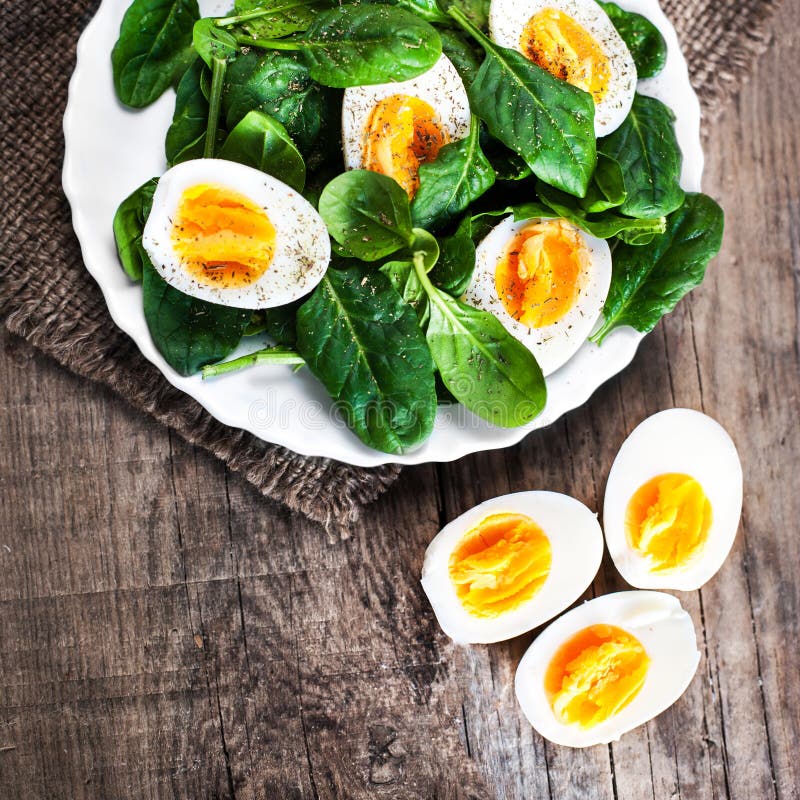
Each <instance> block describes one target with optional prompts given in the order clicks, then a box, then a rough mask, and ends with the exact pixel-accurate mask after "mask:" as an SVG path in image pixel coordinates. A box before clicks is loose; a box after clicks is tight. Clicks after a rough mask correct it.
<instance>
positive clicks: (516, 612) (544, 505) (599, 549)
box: [422, 491, 603, 644]
mask: <svg viewBox="0 0 800 800" xmlns="http://www.w3.org/2000/svg"><path fill="white" fill-rule="evenodd" d="M502 513H519V514H524V515H526V516H528V517H530V518H531V519H532V520H533V521H534V522H535V523H536V524H537V525H538V526H539V527H540V528H541V529H542V531H543V532H544V534H545V535H546V536H547V538H548V539H549V541H550V548H551V559H552V560H551V566H550V573H549V575H548V577H547V578H546V580H545V582H544V584H543V585H542V586H541V588H540V589H539V590H538V592H536V594H534V595H533V597H531V598H530V599H529V600H527V601H525V602H523V603H522V604H521V605H519V606H517V607H516V608H513V609H511V610H508V611H506V612H504V613H502V614H500V615H498V616H497V617H493V618H479V617H477V616H474V615H472V614H470V613H469V612H468V611H467V610H466V609H465V608H464V606H463V605H462V604H461V601H460V600H459V598H458V595H457V594H456V590H455V587H454V586H453V583H452V581H451V580H450V575H449V560H450V555H451V553H452V552H453V550H454V549H455V547H456V546H457V545H458V544H459V542H460V541H461V539H462V538H463V536H464V535H465V534H466V533H468V532H469V531H471V530H472V529H473V528H475V527H476V526H477V525H478V524H479V523H480V522H481V521H483V520H484V519H486V517H489V516H491V515H493V514H502ZM602 557H603V534H602V532H601V530H600V525H599V523H598V521H597V515H596V514H594V513H593V512H592V511H590V510H589V509H588V508H587V507H586V506H585V505H583V503H581V502H579V501H578V500H575V499H574V498H572V497H568V496H567V495H564V494H558V493H557V492H542V491H533V492H518V493H516V494H508V495H504V496H502V497H495V498H493V499H492V500H487V501H486V502H485V503H481V504H480V505H477V506H475V507H474V508H471V509H470V510H469V511H467V512H465V513H464V514H462V515H461V516H460V517H458V518H456V519H454V520H453V521H452V522H450V523H449V524H448V525H446V526H445V527H444V528H442V530H441V531H440V532H439V534H438V535H437V536H436V537H435V538H434V539H433V541H432V542H431V543H430V545H428V549H427V550H426V551H425V561H424V563H423V566H422V587H423V589H424V590H425V594H427V596H428V599H429V600H430V603H431V606H432V607H433V611H434V613H435V614H436V619H437V620H438V622H439V624H440V625H441V627H442V630H443V631H444V632H445V633H446V634H447V635H448V636H449V637H450V638H451V639H453V640H455V641H456V642H459V643H463V644H467V643H488V642H500V641H503V640H505V639H511V638H512V637H514V636H519V635H520V634H522V633H525V632H526V631H529V630H531V629H532V628H535V627H537V626H539V625H542V624H544V623H545V622H547V621H548V620H549V619H552V618H553V617H554V616H556V615H557V614H559V613H560V612H561V611H563V610H564V609H565V608H567V607H568V606H569V605H570V604H571V603H573V602H575V600H577V599H578V598H579V597H580V596H581V594H582V593H583V592H584V591H585V590H586V588H587V587H588V586H589V584H590V583H591V582H592V580H593V579H594V576H595V575H596V574H597V570H598V569H599V568H600V561H601V559H602Z"/></svg>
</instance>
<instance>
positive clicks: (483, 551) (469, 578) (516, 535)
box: [449, 514, 551, 618]
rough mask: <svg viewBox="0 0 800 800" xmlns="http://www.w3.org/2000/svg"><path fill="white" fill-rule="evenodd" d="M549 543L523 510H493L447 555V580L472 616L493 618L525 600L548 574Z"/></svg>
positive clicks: (534, 592) (539, 586)
mask: <svg viewBox="0 0 800 800" xmlns="http://www.w3.org/2000/svg"><path fill="white" fill-rule="evenodd" d="M550 562H551V553H550V541H549V540H548V538H547V536H545V534H544V532H543V531H542V529H541V528H540V527H539V526H538V525H537V524H536V523H535V522H534V521H533V520H532V519H531V518H530V517H527V516H525V515H524V514H493V515H492V516H489V517H486V519H484V520H483V521H482V522H480V523H479V524H478V525H477V526H476V527H475V528H473V529H472V530H471V531H469V532H468V533H466V534H465V535H464V537H463V538H462V539H461V541H460V542H459V543H458V545H457V546H456V548H455V549H454V550H453V553H452V554H451V556H450V564H449V568H450V580H451V581H452V582H453V586H454V587H455V590H456V594H457V595H458V598H459V600H460V601H461V604H462V605H463V606H464V608H465V609H466V610H467V611H468V612H469V613H470V614H472V615H473V616H475V617H482V618H491V617H497V616H499V615H500V614H503V613H504V612H506V611H511V610H513V609H515V608H517V607H518V606H519V605H520V604H522V603H524V602H525V601H526V600H530V598H531V597H533V596H534V595H535V594H536V592H538V591H539V589H541V588H542V585H543V584H544V582H545V580H547V576H548V575H549V574H550Z"/></svg>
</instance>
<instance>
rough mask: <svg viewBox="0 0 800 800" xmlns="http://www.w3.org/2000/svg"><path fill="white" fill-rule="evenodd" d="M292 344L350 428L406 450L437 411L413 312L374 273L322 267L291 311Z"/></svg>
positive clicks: (393, 449) (379, 445)
mask: <svg viewBox="0 0 800 800" xmlns="http://www.w3.org/2000/svg"><path fill="white" fill-rule="evenodd" d="M297 349H298V351H299V353H300V355H301V356H303V358H304V359H305V360H306V363H307V364H308V368H309V369H310V370H311V372H312V373H313V374H314V375H316V376H317V378H319V379H320V380H321V381H322V383H323V384H324V385H325V388H326V389H327V390H328V392H329V393H330V395H331V397H333V399H334V400H335V401H336V403H337V406H338V407H339V408H340V409H341V411H342V413H343V415H344V417H345V419H346V420H347V423H348V425H349V426H350V428H351V429H352V430H353V431H354V432H355V433H356V434H357V435H358V437H359V438H360V439H361V440H362V441H363V442H364V443H365V444H367V445H369V446H370V447H374V448H376V449H378V450H382V451H383V452H385V453H404V452H406V451H407V450H408V449H410V448H412V447H414V446H415V445H417V444H419V443H420V442H422V441H424V440H425V439H426V438H427V437H428V436H429V435H430V433H431V430H432V429H433V421H434V417H435V414H436V391H435V387H434V367H433V361H432V360H431V354H430V352H429V350H428V347H427V345H426V343H425V337H424V336H423V334H422V331H421V330H420V328H419V324H418V323H417V315H416V314H415V313H414V311H413V309H412V308H411V307H410V306H409V305H408V304H407V303H406V302H405V301H404V300H403V299H402V298H401V297H400V295H399V294H398V293H397V292H396V291H395V289H394V288H393V287H392V284H391V283H390V281H389V279H388V278H387V277H386V276H385V275H383V274H381V273H380V272H377V271H375V270H371V269H367V268H359V267H354V268H351V269H347V270H341V271H340V270H328V272H327V274H326V275H325V277H324V278H323V279H322V282H321V283H320V284H319V286H317V288H316V289H315V290H314V292H313V293H312V295H311V297H310V298H309V299H308V300H307V301H306V302H305V303H304V304H303V305H302V306H301V307H300V310H299V311H298V313H297Z"/></svg>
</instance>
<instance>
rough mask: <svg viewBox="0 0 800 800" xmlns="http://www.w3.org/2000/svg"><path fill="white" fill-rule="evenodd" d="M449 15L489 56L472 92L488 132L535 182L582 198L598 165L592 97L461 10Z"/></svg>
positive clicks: (471, 102)
mask: <svg viewBox="0 0 800 800" xmlns="http://www.w3.org/2000/svg"><path fill="white" fill-rule="evenodd" d="M449 13H450V15H451V16H452V17H453V18H454V19H455V20H456V21H457V22H458V23H459V24H460V25H461V26H462V27H463V28H464V29H465V30H467V31H468V32H469V33H470V35H471V36H472V37H473V38H474V39H475V40H476V41H477V42H478V43H479V44H480V45H481V46H482V47H483V49H484V50H485V51H486V58H485V59H484V62H483V64H482V65H481V68H480V70H479V71H478V74H477V76H476V77H475V80H474V81H473V83H472V85H471V86H470V87H469V92H468V93H469V99H470V104H471V106H472V108H473V109H474V111H475V113H476V114H477V115H478V116H479V117H480V118H481V119H482V120H483V121H484V122H485V123H486V126H487V128H488V129H489V133H490V134H491V135H492V136H494V137H495V139H499V140H500V141H501V142H502V143H503V144H504V145H506V147H509V148H511V150H513V151H514V152H516V153H519V155H521V156H522V157H523V158H524V159H525V161H526V162H527V163H528V165H529V166H530V168H531V169H532V170H533V173H534V174H535V175H536V176H537V177H539V178H541V179H542V180H543V181H546V182H547V183H549V184H551V185H553V186H556V187H558V188H559V189H562V190H563V191H565V192H569V193H570V194H573V195H576V196H577V197H583V196H584V195H585V194H586V190H587V188H588V186H589V180H590V179H591V177H592V173H593V172H594V168H595V161H596V151H595V134H594V100H593V99H592V97H591V95H589V94H587V93H586V92H584V91H582V90H581V89H578V88H577V87H575V86H571V85H570V84H569V83H567V82H566V81H561V80H559V79H558V78H554V77H553V76H552V75H551V74H550V73H549V72H547V71H545V70H543V69H541V68H540V67H538V66H537V65H536V64H534V63H533V62H531V61H529V60H528V59H527V58H525V57H524V56H523V55H521V54H520V53H518V52H517V51H516V50H510V49H508V48H505V47H500V46H498V45H496V44H495V43H494V42H492V41H491V40H490V39H489V38H488V37H487V36H485V35H484V34H483V33H481V32H480V31H479V30H478V29H477V28H476V27H475V26H474V25H472V23H470V22H469V21H468V20H467V19H466V17H465V16H464V14H463V13H462V12H461V11H459V10H458V9H456V8H451V9H450V11H449Z"/></svg>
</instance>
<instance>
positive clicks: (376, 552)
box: [0, 0, 800, 800]
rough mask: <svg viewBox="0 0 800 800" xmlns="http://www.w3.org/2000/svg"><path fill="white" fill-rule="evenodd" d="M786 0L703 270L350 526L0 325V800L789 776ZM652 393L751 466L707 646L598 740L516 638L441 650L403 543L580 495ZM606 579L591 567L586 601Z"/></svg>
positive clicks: (703, 606)
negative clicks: (575, 374) (552, 712)
mask: <svg viewBox="0 0 800 800" xmlns="http://www.w3.org/2000/svg"><path fill="white" fill-rule="evenodd" d="M798 9H800V0H790V3H789V4H788V5H787V7H786V10H785V13H784V14H783V15H779V16H778V17H777V18H776V23H775V30H776V33H777V42H776V45H775V46H774V47H773V49H772V50H771V51H770V53H769V54H768V55H767V56H766V57H765V58H764V60H763V61H762V63H761V64H759V65H758V67H757V69H756V72H755V75H754V77H753V78H752V80H751V82H750V83H749V85H748V86H747V87H746V88H745V89H744V90H743V92H742V94H741V96H740V97H738V98H735V99H734V100H733V101H732V103H731V104H730V105H729V107H728V109H727V111H726V112H725V113H724V114H723V115H721V116H720V117H719V118H718V119H714V120H709V121H707V123H706V125H707V132H708V142H709V144H708V155H709V163H708V171H707V179H706V187H707V191H709V192H710V193H711V194H713V195H714V196H716V197H718V198H720V199H721V200H722V201H723V204H724V206H725V209H726V212H727V217H728V226H727V233H726V238H725V245H724V250H723V253H722V255H721V256H720V258H719V259H718V260H717V261H716V262H715V263H714V265H713V267H712V268H711V270H710V272H709V275H708V278H707V280H706V283H705V284H704V285H703V287H702V288H701V289H700V290H698V291H697V292H695V293H694V294H693V295H692V296H691V297H690V298H688V299H687V300H686V301H685V302H684V303H682V304H681V305H680V307H679V309H678V310H677V312H676V313H675V314H673V315H672V316H671V317H670V318H669V319H668V320H666V321H665V322H664V323H662V324H661V325H660V326H659V327H658V328H657V329H656V331H655V332H654V333H653V334H652V335H651V336H649V337H648V338H647V339H646V341H645V343H644V344H643V346H642V348H641V351H640V352H639V354H638V355H637V357H636V359H635V361H634V363H633V365H632V366H631V367H630V368H628V369H627V370H626V371H625V373H624V374H623V375H622V376H620V377H619V378H618V379H615V380H613V381H611V382H610V383H609V384H607V385H606V386H604V387H603V388H602V389H600V390H599V391H598V392H597V394H596V395H595V396H594V397H593V398H592V400H591V401H590V402H589V403H588V404H587V405H586V406H585V407H584V408H582V409H580V410H578V411H576V412H574V413H572V414H570V415H569V416H568V417H567V418H566V419H565V420H562V421H561V422H559V423H557V424H556V425H555V426H553V427H552V428H551V429H549V430H547V431H543V432H541V433H537V434H534V435H531V436H529V437H528V438H527V439H526V440H525V441H524V442H523V443H522V444H521V445H519V446H518V447H515V448H512V449H510V450H507V451H504V452H496V453H484V454H480V455H476V456H474V457H471V458H466V459H463V460H461V461H459V462H457V463H455V464H447V465H439V466H435V465H428V466H423V467H419V468H415V469H408V470H406V471H405V472H404V474H403V477H402V479H401V481H400V483H399V484H398V485H397V486H396V488H394V489H393V490H392V491H390V493H389V494H388V495H387V496H386V497H385V498H384V499H382V500H381V501H380V502H379V503H378V504H377V505H375V506H374V507H373V508H371V509H369V511H368V512H367V514H366V515H365V518H364V521H363V522H362V523H361V524H360V526H359V528H358V529H357V530H354V531H353V536H352V537H351V538H350V540H349V541H346V542H331V541H329V540H328V538H327V537H326V536H325V535H324V533H323V532H322V531H321V529H319V528H318V527H316V526H314V525H313V524H311V523H309V522H307V521H304V520H303V519H300V518H299V517H296V516H292V515H290V514H289V513H288V512H286V511H283V510H282V509H280V508H277V507H275V506H273V505H271V504H269V503H267V502H265V501H264V500H263V498H261V497H260V496H258V495H257V494H256V493H255V492H254V491H253V490H252V489H250V488H249V487H248V486H247V485H246V484H245V483H244V482H242V481H241V480H239V479H237V478H236V477H235V476H232V475H229V474H226V471H225V470H224V468H223V467H222V466H221V465H220V464H219V462H217V461H215V460H214V459H212V458H210V457H209V456H207V455H206V454H204V453H203V452H200V451H197V450H195V449H194V448H192V447H190V446H188V445H186V444H185V443H183V442H182V441H181V440H180V439H179V438H178V437H173V436H171V435H170V434H169V432H168V431H167V430H165V429H163V428H161V427H159V426H158V425H156V424H154V423H152V422H150V421H148V420H147V419H145V418H143V417H141V416H139V415H136V414H134V413H133V412H131V411H129V410H128V409H127V407H126V406H125V405H124V404H123V403H122V402H121V401H119V400H118V399H116V398H115V397H113V396H111V395H109V394H108V393H106V392H104V391H101V390H98V389H97V388H96V387H95V386H92V385H89V384H87V383H85V382H83V381H81V380H79V379H77V378H75V377H73V376H71V375H69V374H67V373H66V372H64V371H63V370H60V369H58V368H56V367H54V366H53V365H52V364H51V363H50V362H48V361H47V360H46V359H42V358H40V357H39V356H37V355H36V354H35V353H34V352H32V351H31V350H30V348H29V347H28V346H27V345H25V344H24V343H22V342H20V341H19V340H16V339H11V338H8V337H6V338H5V339H4V340H3V345H4V353H3V357H2V358H0V404H1V406H2V412H1V415H0V441H2V444H3V448H2V457H1V458H0V574H2V579H0V797H2V798H14V800H16V798H24V799H25V800H34V799H36V800H38V799H39V798H42V800H44V799H45V798H47V800H60V799H61V798H64V800H67V799H69V800H84V799H88V798H92V799H94V798H103V800H107V799H109V798H111V799H113V800H128V798H130V799H131V800H134V799H135V800H141V798H148V799H150V798H153V799H154V798H158V799H159V800H161V799H162V798H164V799H166V798H191V799H192V800H198V798H228V799H232V798H238V800H246V799H249V798H253V800H257V799H258V798H348V799H349V798H354V799H360V798H392V799H393V800H403V799H404V798H409V799H410V798H464V800H466V799H467V798H471V799H473V800H491V799H492V798H503V799H504V800H505V799H508V800H516V798H526V799H527V800H531V799H533V800H538V799H539V798H553V799H554V800H555V799H556V798H557V799H558V800H572V798H575V799H576V800H578V799H580V800H643V799H644V800H646V798H653V799H654V800H661V798H683V800H706V799H708V800H717V799H724V798H727V800H762V799H763V800H797V798H798V797H800V789H799V788H798V787H800V763H799V760H798V758H797V750H798V746H799V745H800V714H798V710H797V709H798V707H800V646H798V641H799V640H800V630H799V629H798V628H799V623H798V616H799V615H800V589H798V586H799V585H800V583H799V582H798V581H797V578H796V572H797V565H798V564H799V563H800V544H799V542H800V537H798V523H797V520H798V519H800V492H798V480H797V467H798V459H799V458H800V433H799V431H798V428H799V425H798V423H800V391H799V389H800V334H799V333H798V330H799V329H798V319H797V314H798V303H799V302H800V154H799V153H798V143H799V142H800V139H798V134H797V130H798V128H799V127H800V112H798V109H800V64H798V62H797V59H796V56H795V53H796V47H797V45H798V44H800V42H798V32H797V30H796V26H792V25H787V24H786V20H787V19H788V18H792V14H794V15H795V16H794V17H793V18H796V15H797V13H798ZM789 12H792V14H790V13H789ZM671 406H689V407H692V408H698V409H701V410H703V411H706V412H707V413H709V414H711V415H712V416H714V417H715V418H717V419H718V420H719V421H720V422H721V423H722V424H723V425H724V426H725V427H726V428H727V429H728V430H729V431H730V432H731V433H732V435H733V437H734V439H735V440H736V442H737V444H738V447H739V450H740V454H741V456H742V460H743V464H744V470H745V481H746V495H745V506H744V515H743V522H742V527H741V530H740V533H739V536H738V538H737V541H736V544H735V546H734V549H733V552H732V554H731V556H730V558H729V559H728V561H727V563H726V564H725V566H724V568H723V569H722V570H721V572H720V573H719V574H718V575H717V576H716V577H715V578H714V579H713V580H712V581H711V582H710V583H709V584H707V585H706V586H705V587H704V588H703V589H702V590H701V591H699V592H692V593H684V594H681V595H680V599H681V601H682V602H683V603H684V605H685V606H686V607H687V608H688V609H689V611H690V612H691V614H692V616H693V618H694V620H695V624H696V626H697V629H698V633H699V637H700V647H701V651H702V656H703V658H702V661H701V664H700V669H699V671H698V674H697V676H696V677H695V679H694V681H693V682H692V684H691V686H690V687H689V690H688V691H687V692H686V694H685V695H684V696H683V698H682V699H681V700H680V701H679V702H678V703H676V704H675V705H674V706H673V707H672V708H671V709H669V710H668V711H667V712H665V713H664V714H662V715H661V716H659V717H658V718H657V719H655V720H653V721H652V722H650V723H648V724H647V725H645V726H643V727H642V728H640V729H638V730H637V731H634V732H632V733H630V734H628V735H626V736H625V737H623V739H622V740H621V741H620V742H618V743H615V744H614V745H611V746H609V747H594V748H590V749H587V750H580V751H573V750H568V749H564V748H560V747H556V746H554V745H551V744H549V743H545V742H543V740H542V739H540V738H539V737H538V736H537V735H536V734H535V733H534V732H533V730H532V729H531V727H530V726H529V725H528V724H527V723H526V722H525V720H524V718H523V717H522V715H521V713H520V711H519V709H518V708H517V706H516V703H515V700H514V696H513V688H512V680H513V675H514V670H515V668H516V665H517V663H518V661H519V658H520V657H521V655H522V653H523V652H524V650H525V648H526V647H527V645H528V644H529V642H530V641H531V639H532V636H530V635H529V636H523V637H519V638H518V639H515V640H512V641H511V642H508V643H505V644H499V645H492V646H481V647H471V648H461V647H456V646H454V645H452V644H451V643H450V642H449V640H448V639H447V638H446V637H444V636H443V634H442V633H441V631H440V630H439V629H438V627H437V625H436V623H435V621H434V620H433V617H432V614H431V612H430V609H429V606H428V604H427V601H426V600H425V597H424V595H423V593H422V591H421V589H420V586H419V583H418V576H419V572H420V568H421V563H422V556H423V553H424V549H425V546H426V545H427V543H428V542H429V541H430V539H431V537H432V536H433V535H434V533H435V532H436V531H437V530H438V528H439V527H440V525H441V524H443V523H444V522H446V521H448V520H450V519H452V518H453V517H454V516H456V515H457V514H459V513H461V512H462V511H464V510H465V509H467V508H469V507H470V506H472V505H474V504H475V503H477V502H480V501H482V500H485V499H487V498H489V497H492V496H494V495H497V494H501V493H504V492H508V491H517V490H522V489H530V488H546V489H552V490H556V491H564V492H568V493H570V494H573V495H574V496H576V497H578V498H579V499H580V500H582V501H583V502H585V503H587V504H588V505H589V506H590V507H592V508H596V509H598V510H599V509H600V506H601V503H602V495H603V490H604V485H605V480H606V475H607V473H608V469H609V466H610V464H611V462H612V460H613V457H614V455H615V453H616V451H617V448H618V447H619V445H620V444H621V442H622V441H623V439H624V438H625V436H626V435H627V433H628V432H629V431H630V430H631V429H632V428H633V427H634V426H635V425H636V424H638V422H640V421H641V420H642V419H643V418H644V417H645V416H647V415H648V414H651V413H653V412H655V411H658V410H660V409H662V408H668V407H671ZM620 588H624V583H623V582H622V580H621V579H620V577H619V576H618V575H617V574H616V572H615V571H614V569H613V567H612V565H610V564H609V563H604V565H603V568H602V570H601V573H600V575H599V576H598V578H597V580H596V581H595V583H594V584H593V586H592V587H591V589H590V591H589V592H588V593H587V596H591V595H597V594H602V593H604V592H607V591H613V590H615V589H620Z"/></svg>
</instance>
